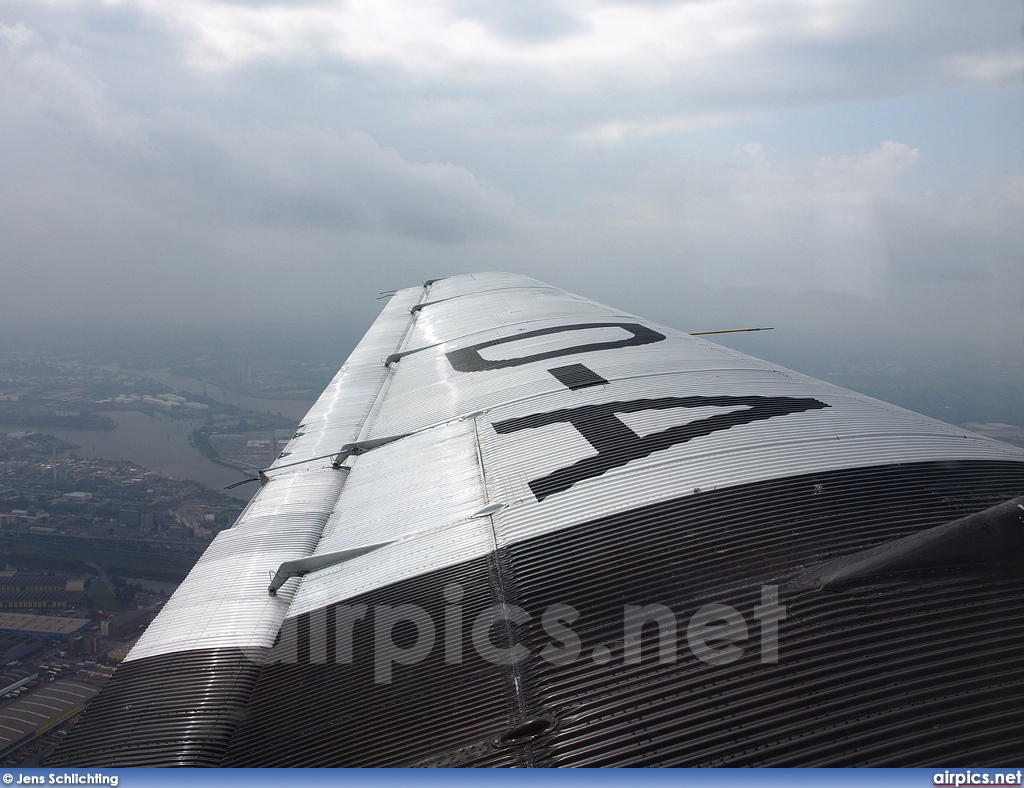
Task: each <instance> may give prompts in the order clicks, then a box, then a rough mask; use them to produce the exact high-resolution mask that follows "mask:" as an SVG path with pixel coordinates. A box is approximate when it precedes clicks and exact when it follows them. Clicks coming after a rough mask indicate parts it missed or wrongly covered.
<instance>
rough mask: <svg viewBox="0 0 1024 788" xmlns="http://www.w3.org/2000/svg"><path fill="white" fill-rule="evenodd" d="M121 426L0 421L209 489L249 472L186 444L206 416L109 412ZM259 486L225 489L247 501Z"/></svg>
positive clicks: (8, 428) (7, 428)
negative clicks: (191, 417) (88, 427)
mask: <svg viewBox="0 0 1024 788" xmlns="http://www.w3.org/2000/svg"><path fill="white" fill-rule="evenodd" d="M107 415H109V416H110V418H112V419H113V420H114V422H115V423H116V424H117V428H116V429H112V430H67V429H60V428H58V427H49V426H47V427H35V428H33V427H29V426H26V425H24V424H0V431H2V432H18V431H22V430H27V429H35V430H36V431H38V432H45V433H47V434H49V435H56V436H57V437H58V438H61V439H62V440H66V441H68V442H69V443H74V444H77V445H78V446H80V447H81V448H78V449H75V454H77V455H78V456H79V457H93V458H98V459H103V460H115V461H116V460H130V461H131V462H134V463H138V464H139V465H141V466H142V467H143V468H145V469H146V470H149V471H153V472H155V473H159V474H160V475H161V476H170V477H171V478H174V479H193V480H195V481H197V482H202V483H203V484H205V485H206V486H207V487H210V488H212V489H215V490H221V489H223V488H224V487H226V486H227V485H229V484H232V483H233V482H237V481H241V480H242V479H244V478H246V476H247V474H243V473H242V472H241V471H236V470H234V469H233V468H228V467H225V466H223V465H218V464H217V463H215V462H210V460H208V459H207V458H206V457H204V456H203V453H202V452H201V451H199V449H197V448H195V447H194V446H190V445H189V442H188V436H189V434H190V433H191V432H192V431H193V430H196V429H199V427H201V426H203V421H202V419H196V420H194V421H192V420H186V419H172V418H171V417H170V416H164V415H161V414H159V413H155V414H153V415H152V416H150V415H148V414H146V413H143V412H141V411H134V410H130V411H115V412H112V413H109V414H107ZM258 489H259V485H258V484H246V485H243V486H241V487H236V488H235V489H234V490H224V492H225V493H226V494H228V495H230V496H232V497H234V498H238V499H240V500H243V501H248V500H249V499H250V498H252V496H253V494H254V493H255V492H256V490H258Z"/></svg>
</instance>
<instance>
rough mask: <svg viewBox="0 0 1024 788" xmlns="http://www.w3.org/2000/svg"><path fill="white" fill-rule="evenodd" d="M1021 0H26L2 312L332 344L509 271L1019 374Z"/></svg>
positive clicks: (41, 319)
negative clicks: (442, 286) (434, 289)
mask: <svg viewBox="0 0 1024 788" xmlns="http://www.w3.org/2000/svg"><path fill="white" fill-rule="evenodd" d="M1022 22H1024V8H1022V6H1021V5H1020V2H1019V1H1018V0H1013V1H1011V0H996V1H994V2H990V3H985V4H973V3H965V2H954V1H953V0H945V1H944V2H938V3H935V2H928V3H925V2H920V1H917V0H915V1H914V2H906V3H901V4H899V5H898V6H893V5H892V4H889V3H883V2H881V0H849V2H844V3H832V4H825V5H822V4H820V3H811V2H806V0H786V1H785V2H779V3H773V4H770V5H765V4H762V3H757V2H754V1H753V0H738V1H735V0H733V1H731V2H725V1H724V0H704V1H703V2H692V1H690V0H679V2H672V1H671V0H619V1H617V0H561V1H560V2H555V1H554V0H552V2H545V3H540V2H537V3H535V2H521V3H507V2H500V1H497V0H495V1H493V2H492V1H490V0H487V1H485V2H474V3H466V2H462V0H438V2H435V3H427V4H424V3H416V2H405V1H404V0H389V2H382V3H376V4H372V5H361V4H347V3H336V2H330V1H328V0H304V1H303V2H301V3H297V4H281V5H278V4H274V3H267V2H265V1H264V0H249V1H247V0H230V2H229V1H228V0H184V1H183V2H179V3H174V4H165V3H156V2H153V1H152V0H83V2H76V3H64V2H58V3H51V2H33V1H31V0H13V1H12V2H9V3H6V4H4V7H3V9H2V10H0V64H2V66H0V101H2V102H3V107H4V110H3V112H2V113H0V166H2V167H3V172H4V177H3V179H2V180H0V234H2V237H3V239H4V243H3V244H2V245H0V274H2V280H3V287H2V288H0V338H3V337H6V338H7V341H13V339H14V338H15V337H16V336H29V337H31V336H32V334H33V332H36V333H37V334H38V335H40V336H44V335H52V336H54V337H57V336H61V335H65V336H67V335H70V336H75V335H82V334H95V335H96V336H97V338H104V337H106V338H108V339H109V340H110V341H111V342H112V343H114V344H116V342H117V341H118V337H119V336H124V337H133V338H134V337H137V336H140V335H145V334H146V333H147V332H150V333H160V332H161V331H162V330H163V329H162V328H161V327H164V326H170V327H172V329H173V330H177V329H176V328H174V327H181V328H182V330H183V332H184V333H188V331H190V330H192V329H190V328H188V327H189V326H199V327H200V328H199V329H196V330H197V331H198V332H199V333H202V330H207V329H202V328H201V327H203V326H206V327H208V331H209V332H212V333H211V334H210V336H214V335H217V334H218V332H219V333H220V334H224V335H227V336H233V335H234V334H240V335H242V336H245V335H247V334H248V335H251V336H252V337H254V338H255V337H264V339H262V340H260V341H272V338H273V336H274V334H275V332H276V333H279V334H288V335H291V334H295V335H296V336H300V335H301V334H302V332H303V331H306V332H307V336H308V340H307V341H308V342H309V343H310V344H311V345H313V346H316V347H319V346H321V345H322V346H324V347H327V348H328V350H329V349H330V348H331V347H333V346H339V347H341V346H345V345H347V346H349V347H350V346H351V344H353V343H354V342H355V341H356V340H357V339H358V338H359V336H361V335H362V333H363V331H365V329H366V328H367V327H368V326H369V324H370V323H371V321H372V320H373V319H374V318H375V317H376V315H377V313H378V311H379V309H380V306H381V302H380V301H377V300H375V299H376V296H377V294H378V293H379V292H380V291H382V290H389V289H394V288H399V287H406V286H410V285H415V284H417V283H418V282H421V281H423V280H424V279H427V278H434V277H440V276H446V275H451V274H455V273H463V272H471V271H479V270H510V271H517V272H521V273H525V274H528V275H531V276H535V277H537V278H538V279H541V280H543V281H546V282H549V283H551V284H553V285H556V286H558V287H562V288H564V289H566V290H569V291H570V292H575V293H579V294H581V295H584V296H586V297H589V298H592V299H594V300H597V301H600V302H604V303H608V304H612V305H614V306H616V307H619V308H622V309H625V310H628V311H631V312H635V313H637V314H641V315H644V316H645V317H648V318H650V319H652V320H656V321H659V322H662V323H665V324H667V325H671V326H673V327H676V328H680V329H682V330H702V329H703V330H707V329H716V328H732V327H737V326H749V325H773V326H775V327H776V331H775V332H773V333H774V336H766V337H763V338H762V341H760V342H759V343H758V344H757V345H755V346H754V347H753V348H746V347H745V348H744V349H745V350H746V351H747V352H751V353H753V354H754V355H759V356H762V357H766V358H769V359H770V360H776V361H777V362H778V363H784V362H783V361H782V360H781V359H784V358H789V357H794V356H795V355H796V354H795V352H794V351H793V350H792V348H796V347H798V346H799V347H801V348H804V350H803V351H801V352H804V353H805V354H809V353H812V352H813V353H816V354H817V355H819V356H822V357H836V358H850V359H854V358H862V357H867V358H871V357H878V358H879V359H881V358H883V357H884V358H902V357H910V358H913V357H916V356H919V355H921V354H928V353H934V354H936V355H937V356H939V357H949V358H962V359H963V360H964V362H965V363H970V364H977V363H983V364H989V365H993V368H995V367H997V366H998V365H999V364H1000V363H1003V362H1004V361H1005V360H1006V359H1009V360H1011V361H1012V360H1014V359H1016V358H1020V357H1021V356H1022V355H1024V354H1022V353H1021V349H1022V347H1024V344H1022V340H1024V223H1022V222H1021V221H1020V217H1021V216H1024V144H1022V140H1024V136H1022V131H1021V130H1022V129H1024V39H1022V37H1021V23H1022ZM268 338H270V339H268ZM289 341H291V342H292V344H293V346H294V347H300V346H301V343H298V344H297V343H296V342H295V341H294V340H289ZM758 348H765V350H764V351H763V352H760V351H759V350H758ZM787 348H789V349H787ZM346 353H347V350H345V352H344V353H341V354H339V357H340V358H344V355H345V354H346ZM773 354H774V357H773ZM339 363H340V362H339Z"/></svg>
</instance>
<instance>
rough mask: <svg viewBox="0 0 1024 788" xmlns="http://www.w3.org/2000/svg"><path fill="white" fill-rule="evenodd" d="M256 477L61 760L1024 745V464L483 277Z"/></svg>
mask: <svg viewBox="0 0 1024 788" xmlns="http://www.w3.org/2000/svg"><path fill="white" fill-rule="evenodd" d="M263 476H264V483H263V486H262V488H261V489H260V491H259V493H258V494H257V495H256V496H255V497H254V498H253V500H252V502H251V503H250V504H249V506H248V507H247V508H246V510H245V511H244V512H243V514H242V516H241V517H240V518H239V520H238V522H237V523H236V524H235V525H234V527H232V528H231V529H229V530H227V531H224V532H222V533H221V534H219V535H218V536H217V538H216V539H215V540H214V542H213V543H212V544H211V546H210V547H209V549H208V550H207V551H206V553H205V554H204V555H203V556H202V558H201V559H200V560H199V562H198V563H197V564H196V566H195V568H194V569H193V570H192V572H191V574H189V576H188V578H187V579H186V580H185V581H184V583H183V584H182V585H181V586H180V588H179V589H178V591H177V592H176V593H175V594H174V596H173V597H172V598H171V599H170V601H169V602H168V603H167V605H166V606H165V608H164V610H163V611H162V612H161V614H160V615H159V616H158V617H157V618H156V620H155V621H154V622H153V623H152V624H151V625H150V627H149V628H148V630H147V631H146V632H145V634H144V635H143V637H142V638H141V639H140V641H139V642H138V644H137V645H136V646H135V648H134V649H133V650H132V652H131V653H130V655H129V656H128V658H127V659H126V660H125V662H124V663H123V664H122V665H121V666H120V667H119V668H118V670H117V672H116V673H115V675H114V677H113V679H112V680H111V681H110V682H109V683H108V685H107V686H106V688H105V689H104V690H103V691H102V692H101V693H100V694H99V696H98V697H97V699H96V700H95V701H94V702H93V703H92V705H91V706H90V708H89V709H88V711H87V712H86V714H85V716H84V718H83V720H82V723H81V724H80V725H79V726H78V728H77V729H76V730H75V731H74V732H73V734H72V735H71V736H70V737H69V738H68V740H67V742H66V743H65V744H64V745H62V747H61V748H60V749H59V750H58V751H57V752H56V754H55V756H54V757H52V758H51V761H50V765H68V766H100V765H103V766H136V765H137V766H168V765H209V766H213V765H221V766H370V765H375V766H383V765H388V766H415V765H420V766H427V765H430V766H450V765H506V766H520V765H533V766H603V765H616V766H647V765H666V766H668V765H693V766H696V765H727V766H746V765H777V766H790V765H805V766H847V765H871V766H888V765H901V766H919V765H930V764H934V763H938V762H941V763H942V764H943V765H947V766H952V765H973V764H975V763H982V762H983V763H986V764H989V765H997V764H1004V763H1005V764H1009V763H1011V762H1014V761H1016V762H1019V761H1020V759H1021V756H1022V755H1024V716H1022V715H1021V709H1022V708H1024V650H1022V646H1024V615H1022V613H1024V578H1022V565H1024V560H1022V556H1024V498H1020V499H1018V498H1017V497H1018V496H1022V495H1024V450H1022V449H1019V448H1016V447H1013V446H1009V445H1006V444H1003V443H999V442H998V441H995V440H992V439H990V438H987V437H984V436H981V435H976V434H973V433H970V432H967V431H965V430H963V429H960V428H958V427H953V426H950V425H948V424H943V423H940V422H938V421H935V420H933V419H929V418H926V417H924V416H920V415H917V414H915V413H912V412H909V411H907V410H904V409H902V408H898V407H895V406H892V405H889V404H886V403H884V402H880V401H878V400H874V399H871V398H869V397H866V396H862V395H860V394H856V393H854V392H851V391H847V390H845V389H842V388H839V387H837V386H833V385H831V384H828V383H824V382H821V381H818V380H814V379H812V378H809V377H806V376H804V375H801V374H798V373H796V372H793V371H790V370H787V369H781V368H779V367H777V366H775V365H772V364H769V363H766V362H763V361H760V360H758V359H755V358H751V357H749V356H745V355H743V354H740V353H737V352H735V351H732V350H729V349H726V348H724V347H720V346H718V345H714V344H712V343H710V342H708V341H706V340H703V339H699V338H696V337H693V336H690V335H687V334H684V333H682V332H679V331H676V330H673V329H670V328H666V327H664V326H660V325H656V324H655V323H652V322H651V321H649V320H646V319H644V318H642V317H638V316H636V315H631V314H627V313H624V312H621V311H619V310H616V309H614V308H611V307H607V306H604V305H601V304H598V303H595V302H593V301H590V300H587V299H585V298H581V297H579V296H576V295H572V294H570V293H567V292H564V291H562V290H558V289H556V288H553V287H550V286H548V285H545V284H543V283H541V282H538V281H536V280H533V279H529V278H526V277H523V276H518V275H513V274H504V273H484V274H474V275H466V276H455V277H451V278H447V279H441V280H437V281H433V282H430V283H427V284H425V285H424V286H422V287H414V288H409V289H406V290H400V291H398V292H397V293H396V294H395V295H394V297H393V298H392V299H391V301H390V302H389V303H388V305H387V307H386V308H385V309H384V311H383V313H382V314H381V315H380V317H379V318H378V319H377V321H376V322H375V323H374V324H373V326H372V327H371V328H370V330H369V332H368V333H367V334H366V336H365V337H364V339H363V340H362V341H361V342H360V344H359V345H358V346H357V347H356V349H355V350H354V351H353V353H352V355H351V356H350V357H349V359H348V360H347V361H346V362H345V364H344V366H342V368H341V370H340V371H339V372H338V374H337V376H336V377H335V378H334V380H333V381H332V383H331V384H330V385H329V386H328V388H327V390H326V391H325V392H324V393H323V395H322V396H321V397H320V398H319V399H318V400H317V402H316V404H315V405H314V406H313V408H312V409H311V410H310V412H309V413H308V414H307V416H306V418H305V419H303V422H302V424H301V425H300V426H299V428H298V431H297V432H296V435H295V437H294V438H293V439H292V440H291V442H290V443H289V444H288V446H287V447H286V449H285V451H284V452H282V454H281V456H280V457H279V458H278V460H277V461H276V462H275V463H274V465H273V466H272V467H271V468H269V469H267V470H266V472H265V473H264V475H263ZM271 588H272V589H273V592H274V593H271Z"/></svg>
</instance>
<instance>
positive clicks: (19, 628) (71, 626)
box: [0, 612, 92, 643]
mask: <svg viewBox="0 0 1024 788" xmlns="http://www.w3.org/2000/svg"><path fill="white" fill-rule="evenodd" d="M91 626H92V621H91V620H90V619H88V618H64V617H63V616H32V615H25V614H23V613H4V612H0V632H10V633H12V634H14V635H22V636H24V637H31V638H35V639H36V640H42V641H44V642H48V643H62V642H64V641H66V640H67V639H68V638H69V637H70V636H71V635H73V634H75V633H76V632H84V631H85V630H87V629H88V628H89V627H91Z"/></svg>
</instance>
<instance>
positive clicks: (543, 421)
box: [494, 396, 829, 501]
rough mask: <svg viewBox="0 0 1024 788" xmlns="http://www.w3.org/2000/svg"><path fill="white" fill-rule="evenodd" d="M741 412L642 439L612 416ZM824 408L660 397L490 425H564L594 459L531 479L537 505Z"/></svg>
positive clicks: (809, 403)
mask: <svg viewBox="0 0 1024 788" xmlns="http://www.w3.org/2000/svg"><path fill="white" fill-rule="evenodd" d="M738 406H746V410H739V411H730V412H729V413H721V414H718V415H716V416H711V417H709V418H706V419H698V420H697V421H691V422H689V423H687V424H680V425H679V426H676V427H671V428H669V429H667V430H662V431H661V432H655V433H652V434H651V435H645V436H644V437H642V438H641V437H640V436H638V435H637V434H636V433H635V432H633V430H631V429H630V428H629V427H627V426H626V425H625V424H624V423H623V422H622V420H621V419H619V418H618V417H616V415H615V414H616V413H636V412H638V411H642V410H668V409H671V408H704V407H719V408H733V407H738ZM827 407H829V406H828V405H826V404H825V403H824V402H820V401H818V400H816V399H811V398H806V397H805V398H799V397H754V396H751V397H727V396H723V397H662V398H659V399H635V400H627V401H625V402H604V403H601V404H598V405H584V406H582V407H578V408H563V409H561V410H553V411H550V412H548V413H535V414H532V415H530V416H522V417H520V418H516V419H508V420H507V421H499V422H496V423H495V424H494V429H495V431H496V432H498V433H499V434H505V433H510V432H518V431H519V430H526V429H533V428H535V427H545V426H548V425H549V424H560V423H564V422H568V423H569V424H572V426H573V427H575V428H576V429H577V430H579V433H580V435H582V436H583V437H584V438H586V440H587V442H588V443H590V445H591V446H593V447H594V448H595V449H596V450H597V454H596V455H594V456H592V457H586V458H585V459H582V460H580V461H579V462H576V463H574V464H572V465H567V466H566V467H564V468H559V469H558V470H557V471H554V472H553V473H550V474H548V475H547V476H542V477H541V478H539V479H533V480H532V481H531V482H530V489H531V490H532V491H533V494H534V495H536V496H537V500H538V501H543V500H544V499H545V498H547V497H548V496H549V495H554V494H555V493H559V492H564V491H565V490H568V489H569V488H570V487H572V486H573V485H574V484H576V482H581V481H583V480H584V479H592V478H594V477H596V476H600V475H601V474H603V473H605V472H606V471H609V470H611V469H612V468H618V467H620V466H622V465H625V464H626V463H629V462H632V461H633V460H638V459H640V458H641V457H647V456H648V455H650V454H653V453H654V452H656V451H663V450H664V449H668V448H671V447H672V446H675V445H677V444H680V443H686V442H687V441H689V440H691V439H693V438H699V437H701V436H704V435H710V434H711V433H713V432H718V431H720V430H727V429H729V428H730V427H736V426H739V425H741V424H750V423H751V422H754V421H763V420H764V419H770V418H773V417H775V416H786V415H788V414H791V413H802V412H804V411H807V410H819V409H821V408H827Z"/></svg>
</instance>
